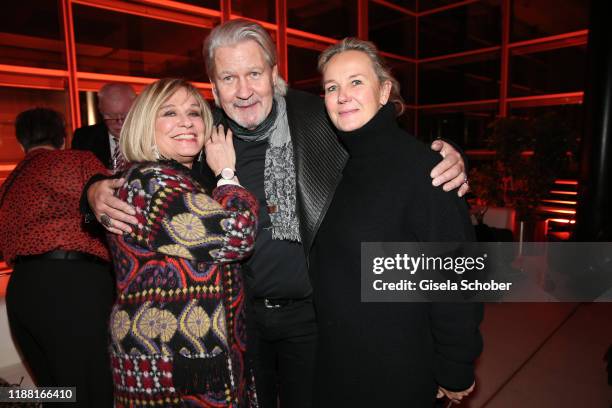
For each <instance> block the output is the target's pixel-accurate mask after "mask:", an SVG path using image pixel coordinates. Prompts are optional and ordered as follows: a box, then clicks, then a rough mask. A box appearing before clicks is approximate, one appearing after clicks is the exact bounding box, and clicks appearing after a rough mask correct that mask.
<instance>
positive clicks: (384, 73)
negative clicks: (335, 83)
mask: <svg viewBox="0 0 612 408" xmlns="http://www.w3.org/2000/svg"><path fill="white" fill-rule="evenodd" d="M346 51H360V52H363V53H364V54H365V55H367V56H368V58H369V59H370V61H371V62H372V67H373V68H374V73H375V74H376V76H377V77H378V81H379V82H380V83H381V84H383V83H384V82H386V81H389V82H391V94H390V95H389V101H390V102H391V103H393V104H394V105H395V112H396V114H397V116H400V115H401V114H402V113H404V99H403V98H402V95H401V94H400V85H399V82H398V81H397V79H395V78H394V77H393V75H392V74H391V69H390V68H389V66H388V65H387V63H386V62H385V60H384V58H383V57H382V56H381V55H380V54H379V52H378V49H377V48H376V45H374V43H372V42H370V41H364V40H360V39H358V38H354V37H347V38H345V39H343V40H342V41H339V42H337V43H336V44H334V45H331V46H329V47H328V48H327V49H325V51H323V52H322V53H321V55H319V63H318V68H319V72H320V73H321V75H323V71H324V70H325V67H326V66H327V64H328V63H329V61H330V60H331V59H332V58H333V57H334V56H336V55H338V54H341V53H343V52H346Z"/></svg>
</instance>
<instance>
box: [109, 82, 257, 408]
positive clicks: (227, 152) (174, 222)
mask: <svg viewBox="0 0 612 408" xmlns="http://www.w3.org/2000/svg"><path fill="white" fill-rule="evenodd" d="M203 146H205V149H206V160H207V163H208V165H209V166H210V167H211V169H212V170H213V171H214V172H215V174H221V175H222V176H220V177H219V181H218V183H217V188H215V189H214V190H213V191H212V194H211V195H208V193H207V192H206V191H205V190H204V189H203V187H202V185H201V183H200V182H199V181H198V179H197V175H196V174H195V172H191V168H192V166H193V163H194V161H195V159H196V158H197V157H198V155H199V154H200V152H201V150H202V147H203ZM120 147H121V151H122V153H123V155H124V156H125V159H126V160H127V161H128V162H130V163H131V166H130V167H129V168H128V169H127V170H126V171H125V172H124V173H123V174H122V178H123V179H124V180H125V182H124V184H123V186H122V187H121V188H120V189H119V190H118V192H117V194H118V196H119V197H120V198H121V199H123V200H124V201H126V202H127V203H129V204H130V205H132V206H133V207H134V208H135V211H136V214H135V216H136V218H137V219H138V225H136V226H135V227H134V228H133V230H132V232H131V233H126V234H124V235H122V236H118V235H115V234H108V240H109V247H110V249H111V253H112V257H113V262H114V266H115V273H116V280H117V300H116V302H115V305H114V308H113V311H112V314H111V321H110V326H111V337H112V345H111V360H112V369H113V381H114V384H115V403H116V406H117V407H139V406H153V405H155V406H164V407H171V406H172V407H173V406H194V407H213V406H214V407H248V406H255V405H256V397H255V390H254V385H253V382H252V374H251V371H250V368H249V363H248V361H247V359H246V358H245V344H246V338H245V337H246V336H245V326H244V313H245V311H244V290H243V285H242V282H243V281H242V275H241V272H240V262H239V261H241V260H242V259H244V258H245V257H246V256H248V255H249V253H250V252H251V251H252V249H253V243H254V239H255V231H256V229H257V228H256V223H257V219H256V214H257V211H258V209H257V207H258V204H257V202H256V200H255V198H254V197H253V196H252V195H251V194H250V193H249V192H248V191H246V190H245V189H244V188H242V187H241V186H240V184H239V183H238V179H237V178H236V177H235V174H234V172H233V169H234V168H235V167H234V166H235V154H234V149H233V144H232V136H231V133H230V132H228V134H227V136H226V135H225V133H224V131H223V129H222V128H220V129H212V116H211V112H210V109H209V107H208V105H207V104H206V102H205V101H204V100H203V99H202V97H201V96H200V94H199V93H198V91H197V90H196V89H195V88H194V87H193V86H192V85H190V84H189V83H187V82H185V81H183V80H178V79H162V80H159V81H157V82H155V83H153V84H151V85H149V86H148V87H147V88H145V89H144V91H143V92H142V94H141V95H140V96H139V97H138V98H137V99H136V101H135V103H134V106H133V107H132V109H131V111H130V113H129V114H128V116H127V118H126V122H125V124H124V126H123V130H122V132H121V138H120Z"/></svg>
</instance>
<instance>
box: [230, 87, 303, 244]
mask: <svg viewBox="0 0 612 408" xmlns="http://www.w3.org/2000/svg"><path fill="white" fill-rule="evenodd" d="M274 116H276V117H274ZM271 119H273V120H274V121H273V122H272V120H271ZM228 122H229V126H230V128H231V129H232V131H233V133H234V134H235V136H236V137H237V138H239V139H241V140H245V141H259V140H264V139H268V148H267V149H266V161H265V170H264V190H265V193H266V202H267V203H268V213H269V214H270V220H271V221H272V239H283V240H289V241H296V242H300V241H301V239H300V225H299V222H298V218H297V214H296V183H295V165H294V162H293V143H292V142H291V135H290V134H289V121H288V120H287V105H286V102H285V98H284V97H282V96H276V97H275V98H274V105H273V106H272V111H271V112H270V115H269V116H268V118H266V120H264V122H262V124H261V125H260V126H258V127H257V129H255V130H257V131H256V132H245V130H244V128H235V126H234V125H235V123H232V121H231V120H229V121H228ZM264 124H265V125H266V126H265V127H264V128H261V127H262V125H264Z"/></svg>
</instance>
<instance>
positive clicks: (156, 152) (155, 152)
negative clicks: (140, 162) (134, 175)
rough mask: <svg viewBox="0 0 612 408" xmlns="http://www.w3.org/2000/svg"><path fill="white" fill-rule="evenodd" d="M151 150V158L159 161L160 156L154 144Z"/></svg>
mask: <svg viewBox="0 0 612 408" xmlns="http://www.w3.org/2000/svg"><path fill="white" fill-rule="evenodd" d="M151 150H152V151H153V157H155V160H156V161H159V160H161V154H159V149H158V148H157V145H156V144H154V145H153V147H152V148H151Z"/></svg>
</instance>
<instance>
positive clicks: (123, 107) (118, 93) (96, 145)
mask: <svg viewBox="0 0 612 408" xmlns="http://www.w3.org/2000/svg"><path fill="white" fill-rule="evenodd" d="M134 98H136V92H134V89H133V88H132V87H131V86H129V85H127V84H119V83H110V84H106V85H104V86H103V87H102V88H100V91H99V92H98V110H99V111H100V114H101V115H102V119H103V121H102V123H98V124H95V125H91V126H83V127H81V128H79V129H77V130H75V132H74V138H73V139H72V148H73V149H75V150H88V151H90V152H92V153H93V154H95V155H96V157H97V158H98V159H99V160H100V161H101V162H102V163H103V164H104V165H105V166H106V167H107V168H108V169H111V170H113V169H115V167H117V164H118V157H119V135H120V134H121V128H122V127H123V122H124V121H125V117H126V116H127V114H128V112H129V110H130V107H131V106H132V102H133V101H134Z"/></svg>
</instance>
